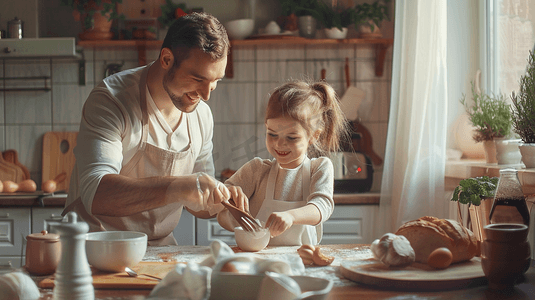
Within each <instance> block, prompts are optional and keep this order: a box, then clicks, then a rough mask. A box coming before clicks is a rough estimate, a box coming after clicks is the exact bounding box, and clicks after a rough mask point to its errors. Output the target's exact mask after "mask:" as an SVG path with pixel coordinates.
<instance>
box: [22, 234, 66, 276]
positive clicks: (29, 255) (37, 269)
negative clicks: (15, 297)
mask: <svg viewBox="0 0 535 300" xmlns="http://www.w3.org/2000/svg"><path fill="white" fill-rule="evenodd" d="M26 240H27V244H26V266H25V267H26V270H28V272H29V273H31V274H35V275H48V274H53V273H54V272H55V271H56V267H57V266H58V264H59V259H60V258H61V245H60V241H59V235H57V234H55V233H48V232H47V231H46V230H43V231H41V232H40V233H32V234H30V235H28V236H27V237H26Z"/></svg>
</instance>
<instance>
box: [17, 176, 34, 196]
mask: <svg viewBox="0 0 535 300" xmlns="http://www.w3.org/2000/svg"><path fill="white" fill-rule="evenodd" d="M36 190H37V185H36V184H35V181H33V180H31V179H26V180H23V181H21V182H20V183H19V188H18V189H17V192H27V193H33V192H35V191H36Z"/></svg>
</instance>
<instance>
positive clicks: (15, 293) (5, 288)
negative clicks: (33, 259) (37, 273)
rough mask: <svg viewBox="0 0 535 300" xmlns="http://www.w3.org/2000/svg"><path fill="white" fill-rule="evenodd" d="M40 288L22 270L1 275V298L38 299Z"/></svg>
mask: <svg viewBox="0 0 535 300" xmlns="http://www.w3.org/2000/svg"><path fill="white" fill-rule="evenodd" d="M39 297H40V295H39V289H38V288H37V285H35V282H33V280H32V279H31V278H30V276H28V275H26V274H24V273H22V272H12V273H8V274H4V275H0V300H8V299H9V300H36V299H39Z"/></svg>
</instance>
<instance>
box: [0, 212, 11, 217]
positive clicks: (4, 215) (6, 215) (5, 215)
mask: <svg viewBox="0 0 535 300" xmlns="http://www.w3.org/2000/svg"><path fill="white" fill-rule="evenodd" d="M0 218H9V213H5V214H3V215H0Z"/></svg>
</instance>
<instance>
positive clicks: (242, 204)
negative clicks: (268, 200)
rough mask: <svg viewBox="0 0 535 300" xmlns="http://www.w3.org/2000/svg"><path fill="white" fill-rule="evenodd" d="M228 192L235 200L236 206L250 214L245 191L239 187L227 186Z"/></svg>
mask: <svg viewBox="0 0 535 300" xmlns="http://www.w3.org/2000/svg"><path fill="white" fill-rule="evenodd" d="M226 187H227V189H228V191H229V192H230V198H232V200H234V203H236V206H237V207H238V208H239V209H243V210H245V211H246V212H249V199H248V198H247V196H245V194H244V193H243V190H242V189H241V187H239V186H233V185H226Z"/></svg>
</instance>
